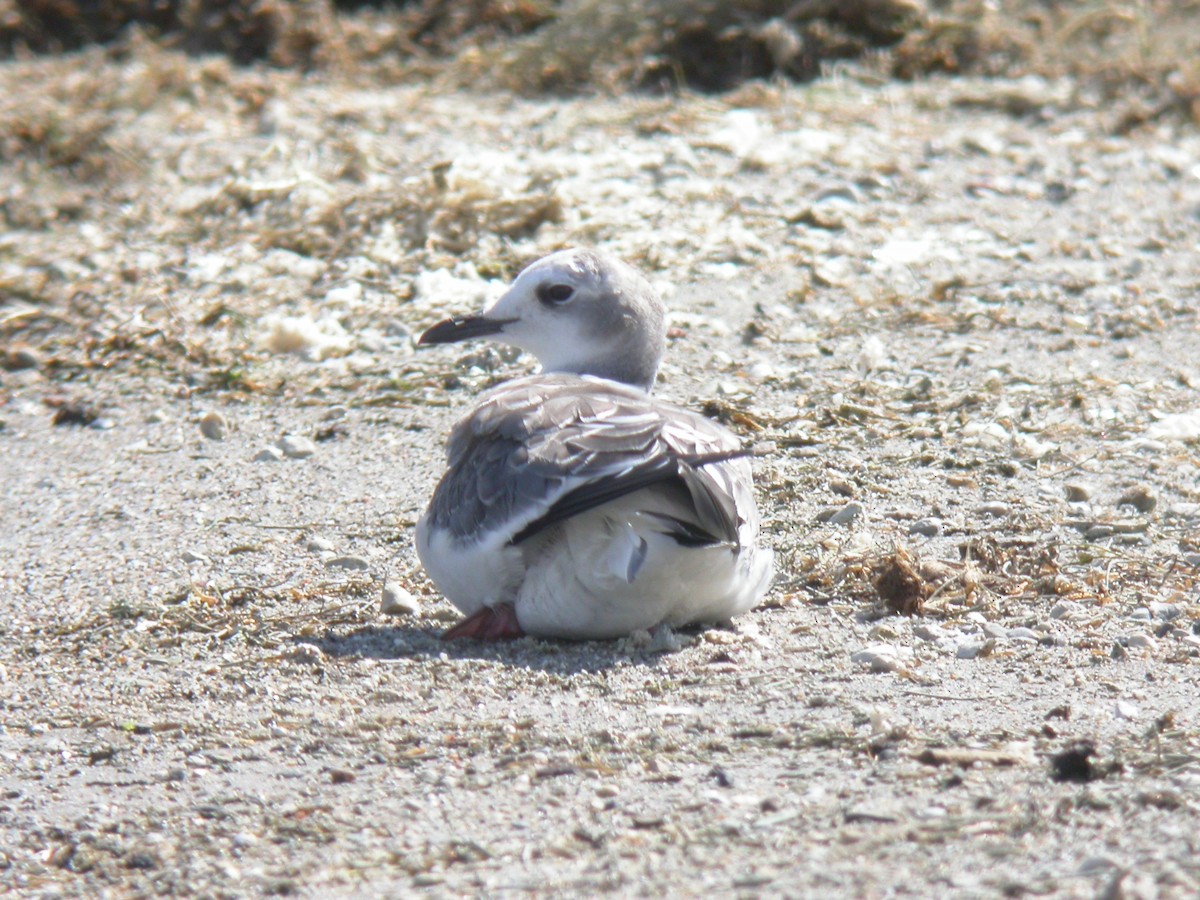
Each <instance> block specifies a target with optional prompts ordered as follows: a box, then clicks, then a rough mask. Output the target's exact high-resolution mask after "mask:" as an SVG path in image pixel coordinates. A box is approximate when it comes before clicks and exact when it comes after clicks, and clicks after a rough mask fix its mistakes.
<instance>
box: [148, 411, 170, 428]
mask: <svg viewBox="0 0 1200 900" xmlns="http://www.w3.org/2000/svg"><path fill="white" fill-rule="evenodd" d="M170 421H171V416H170V414H169V413H167V411H166V410H163V409H154V410H151V411H150V412H149V413H148V414H147V415H146V423H147V424H148V425H162V424H163V423H164V422H170Z"/></svg>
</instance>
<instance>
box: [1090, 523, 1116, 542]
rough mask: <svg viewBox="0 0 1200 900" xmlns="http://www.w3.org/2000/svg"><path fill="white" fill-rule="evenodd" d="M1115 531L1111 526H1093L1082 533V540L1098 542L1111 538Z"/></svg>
mask: <svg viewBox="0 0 1200 900" xmlns="http://www.w3.org/2000/svg"><path fill="white" fill-rule="evenodd" d="M1115 531H1116V529H1115V528H1113V527H1112V526H1111V525H1093V526H1092V527H1091V528H1089V529H1088V530H1087V531H1085V532H1084V533H1083V537H1084V540H1088V541H1098V540H1100V539H1101V538H1106V537H1112V536H1113V534H1114V533H1115Z"/></svg>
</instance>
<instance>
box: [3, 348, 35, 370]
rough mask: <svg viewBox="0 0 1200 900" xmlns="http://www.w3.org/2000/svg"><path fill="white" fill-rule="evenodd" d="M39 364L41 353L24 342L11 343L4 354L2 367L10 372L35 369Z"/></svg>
mask: <svg viewBox="0 0 1200 900" xmlns="http://www.w3.org/2000/svg"><path fill="white" fill-rule="evenodd" d="M41 364H42V357H41V354H39V353H38V352H37V351H36V350H34V349H33V348H32V347H30V346H29V345H28V344H25V343H16V344H13V345H12V346H11V347H9V348H8V350H7V351H5V354H4V368H6V369H8V370H9V371H10V372H17V371H20V370H21V369H36V368H37V367H38V366H40V365H41Z"/></svg>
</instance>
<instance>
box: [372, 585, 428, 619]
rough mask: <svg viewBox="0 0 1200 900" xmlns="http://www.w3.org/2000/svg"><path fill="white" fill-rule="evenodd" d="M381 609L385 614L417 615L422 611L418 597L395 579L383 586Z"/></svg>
mask: <svg viewBox="0 0 1200 900" xmlns="http://www.w3.org/2000/svg"><path fill="white" fill-rule="evenodd" d="M379 611H380V612H381V613H383V615H385V616H415V615H417V614H418V613H420V612H421V604H420V602H418V600H417V598H416V597H414V596H413V595H412V594H410V593H409V592H408V591H406V590H405V589H404V588H402V587H401V586H400V585H399V584H397V583H396V582H394V581H389V582H387V583H386V584H385V585H384V586H383V595H382V597H381V598H380V602H379Z"/></svg>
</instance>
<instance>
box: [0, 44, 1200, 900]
mask: <svg viewBox="0 0 1200 900" xmlns="http://www.w3.org/2000/svg"><path fill="white" fill-rule="evenodd" d="M0 79H4V84H3V86H4V87H5V88H7V89H6V91H5V96H6V97H9V98H11V102H10V104H9V106H8V107H6V110H5V113H4V115H5V116H6V117H7V118H6V119H5V122H6V123H7V122H10V121H15V120H14V119H13V117H14V116H15V117H17V118H21V117H24V118H23V119H22V121H18V122H16V124H18V125H20V126H21V129H20V130H19V131H13V130H12V129H6V131H5V133H6V134H23V135H27V136H37V135H43V136H44V139H45V140H61V141H62V143H59V144H56V145H54V146H52V147H48V148H41V145H39V146H38V147H37V148H34V149H29V148H28V147H26V145H24V144H12V145H11V146H10V145H9V144H6V145H5V148H4V150H3V152H2V153H0V196H3V198H4V201H3V208H4V216H5V221H6V227H7V230H6V232H5V235H4V236H3V239H2V240H3V253H2V255H0V285H2V286H3V290H4V294H3V295H2V296H3V299H2V300H0V304H3V305H0V324H2V326H3V329H4V330H3V332H0V340H3V341H4V342H6V343H7V342H9V341H21V342H24V343H25V344H28V345H29V346H30V347H32V348H33V350H34V351H35V353H36V355H37V356H38V357H39V359H40V364H39V365H38V366H37V367H36V368H25V369H19V370H16V371H8V370H7V369H4V370H2V371H0V408H2V418H3V422H4V426H5V427H4V428H3V430H0V458H2V459H3V470H4V487H5V490H4V492H3V495H2V497H0V515H2V516H3V518H4V521H6V522H8V523H11V524H12V526H13V527H9V528H6V529H3V530H0V594H2V596H3V599H4V616H3V621H2V622H0V629H2V630H3V634H2V636H0V637H2V639H0V728H2V729H3V731H2V733H0V847H3V848H4V849H3V851H2V853H3V856H2V857H0V892H4V891H8V892H11V893H13V894H14V895H33V896H38V895H40V896H76V895H101V894H103V893H105V892H108V893H111V894H114V895H121V896H126V895H128V896H148V895H160V894H172V893H177V894H185V893H186V894H189V895H191V894H196V895H205V896H231V895H245V894H253V895H261V894H267V893H299V894H304V895H307V896H352V895H359V896H361V895H388V894H390V895H408V894H412V893H416V892H426V893H430V894H433V895H437V896H461V895H464V894H470V895H491V894H503V893H511V894H515V893H522V894H528V895H531V896H547V897H548V896H559V895H568V896H593V895H598V894H602V893H608V894H613V895H618V896H633V895H638V896H641V895H660V894H661V895H673V896H700V895H704V896H709V895H730V896H734V895H766V896H785V895H786V896H814V897H815V896H847V897H855V896H893V895H897V894H908V895H911V896H933V895H939V894H947V893H950V894H954V895H956V896H966V897H995V896H1016V895H1022V894H1032V895H1039V896H1053V897H1093V896H1097V895H1103V893H1104V892H1105V891H1108V892H1109V895H1111V896H1117V895H1120V894H1121V892H1125V893H1126V894H1128V895H1130V896H1155V895H1157V896H1159V897H1167V898H1170V897H1180V898H1182V897H1191V896H1195V895H1196V894H1197V893H1198V892H1200V870H1198V869H1197V866H1196V862H1195V860H1196V847H1195V835H1196V834H1197V833H1200V821H1198V820H1197V819H1198V815H1200V809H1198V807H1197V804H1195V803H1194V802H1193V800H1192V798H1194V797H1195V795H1196V791H1197V789H1200V763H1198V762H1197V761H1198V760H1200V719H1198V713H1197V703H1196V697H1197V696H1200V635H1198V634H1197V633H1196V630H1195V629H1196V622H1197V621H1198V620H1200V603H1198V602H1197V597H1198V594H1197V590H1198V585H1197V579H1198V575H1200V571H1198V567H1197V565H1196V564H1195V559H1196V558H1197V557H1200V546H1198V545H1197V541H1196V535H1197V533H1198V530H1200V513H1198V512H1197V510H1198V509H1200V506H1198V503H1200V493H1198V491H1197V486H1196V485H1197V478H1198V477H1200V469H1198V467H1197V462H1196V458H1195V447H1194V441H1195V434H1196V429H1195V425H1196V421H1197V415H1196V412H1195V410H1196V406H1197V404H1196V398H1195V385H1196V384H1200V375H1198V373H1197V364H1196V358H1197V357H1196V353H1195V344H1196V336H1197V328H1198V319H1197V307H1196V304H1195V302H1194V300H1195V297H1196V291H1197V288H1198V285H1197V277H1196V268H1195V260H1196V254H1197V250H1198V249H1200V217H1197V215H1196V211H1197V210H1200V135H1198V134H1197V132H1196V129H1195V128H1194V127H1193V126H1191V125H1188V124H1185V123H1184V122H1183V120H1182V119H1181V118H1180V117H1178V116H1175V115H1168V114H1163V115H1161V116H1154V117H1151V118H1149V119H1147V120H1146V121H1145V122H1144V123H1143V124H1142V125H1141V126H1140V127H1136V128H1133V129H1132V130H1129V129H1121V128H1118V127H1116V122H1115V114H1114V113H1113V111H1112V109H1111V105H1110V104H1109V103H1108V102H1107V101H1106V100H1104V99H1103V98H1102V97H1101V96H1100V95H1095V94H1093V93H1092V91H1091V89H1090V88H1089V87H1087V86H1086V85H1081V84H1076V83H1074V82H1071V81H1066V80H1064V81H1061V82H1046V81H1040V80H1037V79H1029V80H1016V81H987V80H968V79H962V80H943V79H930V80H927V81H924V82H915V83H911V84H874V83H870V82H868V81H860V80H857V79H856V78H854V77H853V76H852V75H851V74H846V73H842V74H839V75H837V77H833V78H830V79H828V80H825V81H822V82H819V83H817V84H814V85H812V86H809V87H796V86H782V85H774V84H755V85H750V86H747V87H746V88H744V89H742V90H741V91H739V92H737V93H735V94H732V95H729V96H727V97H724V98H720V99H714V98H700V97H694V96H683V97H676V98H654V97H624V98H607V97H603V96H594V97H589V98H586V99H574V100H568V99H555V98H542V99H518V98H512V97H504V96H500V95H496V94H471V93H465V92H461V91H458V90H456V89H454V88H452V87H450V86H449V85H448V84H447V83H445V82H443V81H441V80H438V79H425V80H423V79H413V80H404V81H403V82H399V83H398V82H396V81H395V80H394V79H388V78H385V77H383V76H382V75H381V76H379V77H378V78H374V79H368V80H361V79H355V78H353V77H350V76H347V77H345V78H341V77H340V76H338V75H337V74H336V73H328V72H327V73H314V74H312V75H311V76H306V77H304V78H301V77H299V76H297V75H294V74H291V73H287V72H278V71H274V70H267V69H247V70H242V69H236V68H231V67H229V66H227V65H225V64H218V63H215V62H213V61H211V60H204V59H195V60H193V59H188V58H186V57H182V56H177V55H175V54H173V53H169V52H167V51H163V50H160V49H156V48H155V47H154V46H153V45H151V44H149V43H148V42H143V41H134V42H132V43H130V44H129V45H128V46H124V45H123V46H122V51H121V53H120V54H117V55H115V56H114V55H112V54H106V53H102V52H96V53H84V54H79V55H76V56H72V57H68V58H62V59H52V58H46V59H32V60H14V61H10V62H7V63H4V64H3V66H0ZM85 83H86V85H88V86H89V88H88V90H89V93H88V97H90V98H92V100H93V102H92V103H91V107H93V108H92V109H91V110H90V111H89V113H90V114H89V115H88V116H75V115H68V114H67V113H68V112H70V110H68V109H66V107H65V106H63V104H64V103H65V102H66V100H65V99H64V98H69V97H72V96H76V95H77V94H78V93H79V90H80V89H81V88H80V86H81V85H83V84H85ZM29 84H39V85H46V87H45V88H44V89H42V90H41V91H39V92H38V100H39V102H38V103H32V102H26V101H25V100H23V99H22V98H24V97H25V96H26V95H27V94H29V93H31V92H29V91H28V90H27V86H28V85H29ZM102 116H108V118H98V117H102ZM89 128H99V129H100V130H99V131H89V130H88V129H89ZM30 139H31V140H32V139H33V138H30ZM22 147H26V149H25V150H22V149H21V148H22ZM13 148H16V149H13ZM39 148H40V149H39ZM43 149H44V150H46V152H42V150H43ZM68 151H69V152H68ZM14 154H15V156H14ZM64 154H66V155H64ZM72 155H73V156H72ZM72 160H73V161H72ZM588 242H590V243H599V244H602V245H604V246H605V247H607V248H608V249H610V250H612V251H613V252H616V253H618V254H620V255H622V256H625V257H626V258H628V259H630V260H631V261H633V262H635V263H636V264H638V265H640V266H641V267H643V268H644V269H646V270H647V271H648V273H649V274H650V276H651V277H652V278H653V279H655V280H656V281H657V282H659V283H661V284H662V286H663V288H664V290H665V291H666V293H667V294H668V295H669V302H670V305H671V308H672V311H673V312H672V321H671V339H670V346H669V348H668V354H667V362H666V365H665V366H664V369H663V373H662V374H663V377H662V383H661V384H660V386H659V388H658V390H659V391H660V392H661V393H662V394H663V395H664V396H665V397H668V398H669V399H671V400H673V401H675V402H679V403H682V404H685V405H687V406H689V407H691V408H695V409H698V410H703V411H705V412H706V413H707V414H709V415H712V416H715V417H717V418H719V419H721V420H722V421H724V422H726V423H727V424H728V425H729V427H731V428H734V429H736V430H737V431H739V433H741V434H743V435H744V436H745V438H746V440H747V443H754V444H755V445H756V446H758V447H761V448H763V449H764V450H767V452H766V453H765V454H764V455H762V456H759V457H756V459H755V460H754V464H755V467H756V478H757V485H758V489H759V499H760V503H761V507H762V510H763V514H764V527H765V530H766V532H767V533H768V534H769V535H770V536H771V539H772V541H773V542H774V544H775V547H776V551H777V555H778V559H779V562H780V577H779V579H778V582H777V584H776V585H775V586H774V588H773V589H772V591H771V593H770V595H769V596H768V598H767V601H766V602H765V603H764V604H763V605H762V606H761V607H760V608H759V609H757V610H754V611H752V612H751V613H749V614H747V615H745V616H743V617H741V618H740V619H739V620H738V621H737V622H735V623H733V625H732V627H730V628H715V629H710V630H708V631H705V632H703V633H701V634H690V633H686V632H685V633H682V634H666V633H664V634H658V633H657V632H656V633H654V634H646V635H639V636H638V639H637V640H632V639H626V640H624V641H614V642H606V643H594V644H580V645H574V644H561V643H554V642H541V641H536V640H532V639H528V638H526V639H522V640H518V641H513V642H509V643H505V644H502V645H495V646H491V645H487V646H485V645H478V644H473V643H465V644H448V643H444V642H442V641H440V640H439V637H438V635H439V634H440V632H441V631H442V630H443V629H444V628H445V627H446V625H447V623H448V622H452V621H454V620H455V618H456V616H457V614H456V612H455V611H454V610H453V609H452V608H451V607H450V606H449V604H447V603H446V601H445V600H444V599H443V598H441V597H439V596H438V595H437V594H436V592H434V591H433V589H432V587H431V585H430V584H429V582H428V581H427V580H426V579H425V577H424V575H423V574H422V572H421V570H420V567H419V564H418V563H417V560H416V558H415V553H414V550H413V546H412V530H413V526H414V524H415V523H416V521H417V520H418V518H419V516H420V515H421V511H422V509H423V507H424V504H425V501H426V498H427V497H428V495H429V493H430V491H431V490H432V487H433V485H434V483H435V482H436V479H437V477H438V473H439V472H440V470H441V467H442V453H443V449H444V447H443V444H444V439H445V435H446V434H447V432H448V430H449V429H450V427H451V424H452V423H453V421H454V420H455V419H456V418H457V417H458V416H459V415H461V413H462V412H463V411H464V410H465V409H466V408H467V406H468V405H469V404H470V403H471V402H473V400H474V398H475V397H476V396H477V394H478V392H479V391H480V390H483V389H485V388H486V387H487V386H488V385H490V384H492V383H494V382H495V381H496V380H497V379H500V378H505V377H509V376H511V375H513V374H516V373H519V372H523V371H526V370H527V367H528V363H527V361H526V360H525V359H523V358H521V357H519V356H518V355H516V354H504V353H500V352H497V351H495V350H488V349H483V348H480V347H474V346H471V347H462V348H443V349H433V350H428V351H426V350H421V351H418V350H417V349H416V348H414V347H413V345H412V339H411V335H413V334H419V333H420V331H421V330H422V329H423V328H424V327H426V326H428V325H429V324H431V323H432V322H434V321H436V320H437V319H438V318H440V317H442V316H444V315H446V314H449V313H464V312H470V311H474V310H477V309H478V308H479V307H480V306H481V305H482V304H483V303H485V302H486V301H487V300H488V298H490V297H492V296H494V295H495V293H496V292H497V291H498V290H501V289H502V287H503V284H504V282H505V280H506V279H507V278H508V277H510V276H511V274H512V272H513V271H514V270H515V269H516V268H517V267H519V265H520V264H521V263H522V262H523V261H525V260H527V259H529V258H532V257H535V256H537V255H540V254H541V253H544V252H546V251H548V250H551V249H554V248H556V247H559V246H562V245H564V244H574V243H588ZM72 404H73V405H72ZM217 407H219V408H220V409H221V410H224V412H223V413H222V412H217V411H216V408H217ZM64 408H66V409H74V410H76V413H69V414H65V415H64V416H63V418H62V419H61V420H60V426H56V425H55V424H54V422H55V419H56V416H57V414H58V411H59V410H61V409H64ZM86 410H105V411H108V410H114V411H118V412H119V415H118V414H117V413H116V412H114V413H113V414H112V415H111V416H110V418H111V419H112V421H113V427H112V428H109V429H107V430H95V429H90V428H80V427H66V426H70V425H78V424H81V423H82V422H83V421H84V419H85V418H86V416H83V417H81V416H79V415H78V414H77V413H78V412H79V411H86ZM333 410H336V415H334V416H333V418H329V416H330V415H331V414H332V411H333ZM106 415H107V412H106ZM226 416H228V419H226ZM231 421H232V423H234V424H236V427H233V425H232V424H231ZM198 423H199V430H198ZM205 423H208V424H205ZM335 426H336V427H335ZM281 434H288V435H292V436H299V435H304V436H306V437H305V438H304V440H306V441H308V442H309V444H311V446H312V448H314V449H315V450H316V451H317V452H315V454H314V455H310V456H309V459H308V461H307V462H305V463H304V464H295V465H293V464H290V463H288V464H280V465H274V466H271V465H251V464H249V463H248V460H250V459H252V458H253V457H254V454H255V453H256V452H258V450H259V449H260V448H261V447H262V446H263V444H265V443H272V442H275V441H276V439H277V436H279V435H281ZM279 446H280V447H281V448H282V444H280V445H279ZM1081 485H1086V487H1085V488H1084V491H1083V492H1080V491H1079V490H1074V489H1072V488H1071V486H1077V487H1078V486H1081ZM1134 489H1137V492H1136V493H1132V491H1133V490H1134ZM1150 498H1154V500H1155V502H1154V503H1153V505H1151V504H1150V502H1149V500H1150ZM826 508H827V509H829V510H830V513H829V516H828V518H827V519H826V520H824V521H823V520H822V518H821V516H820V515H818V513H819V512H820V511H821V510H822V509H826ZM851 509H854V510H855V512H854V513H853V515H851V514H850V513H849V512H847V511H848V510H851ZM841 513H845V515H847V516H849V518H848V519H847V520H845V521H846V523H848V524H846V523H842V522H837V521H834V517H836V516H837V515H839V514H841ZM935 520H936V521H938V522H939V523H940V525H939V527H938V528H937V529H936V530H935V529H933V528H931V527H927V525H925V526H922V527H921V528H916V527H915V524H914V523H916V524H920V523H931V522H933V521H935ZM910 529H914V530H913V531H912V532H911V533H910ZM317 534H319V535H322V536H323V537H324V538H325V539H327V540H328V541H329V543H328V545H325V544H322V545H320V546H318V547H316V548H315V549H314V547H313V541H314V538H313V536H314V535H317ZM181 552H190V553H192V554H194V556H195V557H196V559H195V561H193V562H191V563H189V562H186V561H185V560H184V559H183V558H181ZM201 557H203V558H204V559H205V560H207V562H203V561H202V560H201V559H200V558H201ZM384 572H386V573H387V578H386V583H387V584H388V585H389V586H390V587H391V588H392V589H393V590H392V591H391V593H392V594H393V596H394V598H395V599H396V600H397V601H398V602H399V603H400V604H401V605H403V604H404V598H405V595H406V594H407V595H408V596H409V597H411V599H412V600H413V606H414V607H416V608H415V609H414V610H413V611H412V612H407V613H405V614H404V615H402V616H398V617H397V616H392V615H385V614H384V613H383V612H381V608H382V607H383V605H384V592H385V582H384V579H382V578H380V577H379V576H380V575H381V574H382V573H384ZM885 574H886V575H888V577H886V578H885V577H883V576H884V575H885ZM885 589H886V591H887V597H886V598H885V597H884V596H883V592H884V590H885ZM1168 608H1169V609H1172V610H1178V613H1177V614H1175V615H1173V617H1171V618H1167V617H1166V615H1165V614H1160V612H1158V610H1159V609H1168ZM1143 609H1144V610H1146V612H1147V613H1148V616H1147V615H1144V614H1142V613H1140V612H1139V613H1138V615H1137V616H1136V617H1133V616H1131V613H1133V612H1134V611H1136V610H1143ZM892 610H898V611H899V612H892ZM1119 703H1120V704H1125V705H1124V706H1120V707H1118V704H1119ZM1064 709H1066V710H1068V711H1067V712H1066V713H1065V714H1064V713H1063V712H1062V711H1063V710H1064ZM1131 710H1135V712H1131ZM981 754H982V755H981ZM715 772H719V773H720V774H714V773H715ZM1101 858H1102V859H1104V860H1107V861H1109V862H1111V865H1109V864H1107V863H1106V864H1104V865H1100V864H1096V863H1089V862H1088V861H1089V860H1093V859H1101Z"/></svg>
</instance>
